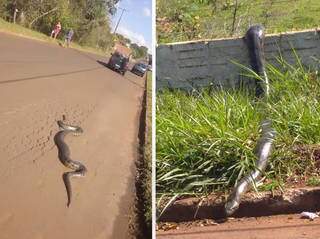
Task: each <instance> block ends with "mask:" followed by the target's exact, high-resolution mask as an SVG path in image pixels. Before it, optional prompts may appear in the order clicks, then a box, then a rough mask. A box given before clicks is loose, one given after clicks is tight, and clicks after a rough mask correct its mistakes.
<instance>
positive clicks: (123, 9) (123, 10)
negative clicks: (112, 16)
mask: <svg viewBox="0 0 320 239" xmlns="http://www.w3.org/2000/svg"><path fill="white" fill-rule="evenodd" d="M119 9H121V10H122V12H121V15H120V17H119V20H118V22H117V25H116V27H115V29H114V32H113V34H115V33H116V32H117V29H118V26H119V23H120V21H121V18H122V15H123V13H124V12H125V11H128V10H127V9H125V8H121V7H119Z"/></svg>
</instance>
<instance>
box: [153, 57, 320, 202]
mask: <svg viewBox="0 0 320 239" xmlns="http://www.w3.org/2000/svg"><path fill="white" fill-rule="evenodd" d="M281 64H282V66H281V67H280V70H279V69H276V68H275V67H272V66H268V76H269V78H270V81H271V95H270V97H269V99H268V101H265V100H264V99H260V100H259V99H256V98H254V96H253V95H252V94H251V92H249V91H245V90H239V91H215V92H211V91H210V90H202V91H201V92H193V93H192V94H191V93H190V94H187V93H185V92H181V91H173V92H170V91H164V92H161V93H158V94H157V109H156V111H157V112H156V113H157V119H156V122H157V139H156V140H157V141H156V143H157V164H156V165H157V166H156V167H157V197H158V198H160V197H161V196H164V195H181V194H202V195H203V194H206V193H211V192H217V191H226V190H228V189H229V188H230V187H232V186H233V185H235V183H236V182H237V181H238V180H239V179H240V178H241V177H242V176H243V175H245V174H246V173H248V172H249V171H250V170H252V169H253V168H254V164H255V161H256V158H255V155H254V153H253V152H254V147H255V144H256V142H257V138H258V137H259V124H260V122H261V121H262V119H265V118H269V119H272V120H273V126H274V128H275V129H276V131H277V133H278V134H277V137H276V140H275V143H274V151H273V154H272V156H271V158H270V160H269V166H268V168H267V170H266V172H265V174H264V176H265V180H264V183H263V185H262V186H260V189H261V190H273V189H275V188H279V187H280V189H281V188H283V187H288V186H295V185H297V186H301V185H317V184H318V183H319V180H316V179H317V177H318V176H319V168H320V144H319V143H320V106H319V103H320V75H319V74H318V72H313V71H309V70H306V69H304V68H303V67H302V66H301V65H300V64H297V65H296V66H290V65H288V64H286V63H285V62H281Z"/></svg>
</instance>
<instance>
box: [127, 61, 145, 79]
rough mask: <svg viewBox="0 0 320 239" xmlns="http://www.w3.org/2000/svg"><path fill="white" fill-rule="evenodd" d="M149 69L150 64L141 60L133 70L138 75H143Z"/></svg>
mask: <svg viewBox="0 0 320 239" xmlns="http://www.w3.org/2000/svg"><path fill="white" fill-rule="evenodd" d="M147 70H148V65H147V64H144V63H142V62H139V63H137V64H135V65H134V66H133V67H132V69H131V72H132V73H134V74H136V75H138V76H141V77H143V76H144V74H145V73H146V71H147Z"/></svg>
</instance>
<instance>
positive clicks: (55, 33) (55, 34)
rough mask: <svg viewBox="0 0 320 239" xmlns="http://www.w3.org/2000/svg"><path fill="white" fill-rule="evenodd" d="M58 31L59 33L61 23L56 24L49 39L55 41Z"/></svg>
mask: <svg viewBox="0 0 320 239" xmlns="http://www.w3.org/2000/svg"><path fill="white" fill-rule="evenodd" d="M60 31H61V23H60V22H58V23H57V25H56V26H55V27H54V29H53V30H52V32H51V35H50V37H53V38H54V39H56V38H57V36H58V34H59V32H60Z"/></svg>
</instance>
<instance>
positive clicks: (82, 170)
mask: <svg viewBox="0 0 320 239" xmlns="http://www.w3.org/2000/svg"><path fill="white" fill-rule="evenodd" d="M57 123H58V125H59V128H60V129H61V130H60V131H59V132H58V133H57V134H56V135H55V136H54V142H55V144H56V146H57V148H58V157H59V160H60V162H61V163H62V164H63V165H64V166H66V167H68V168H70V169H73V170H74V171H71V172H66V173H64V174H63V176H62V178H63V182H64V184H65V187H66V191H67V196H68V202H67V207H69V206H70V203H71V198H72V189H71V182H70V178H72V177H83V176H84V175H85V174H86V172H87V169H86V167H85V166H84V165H83V164H81V163H80V162H78V161H74V160H72V159H71V158H70V149H69V147H68V145H67V144H66V143H65V142H64V138H65V137H66V136H67V135H68V134H70V133H72V134H74V135H77V134H81V133H83V130H82V128H81V127H78V126H72V125H67V124H65V123H63V122H62V121H60V120H59V121H58V122H57Z"/></svg>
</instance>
